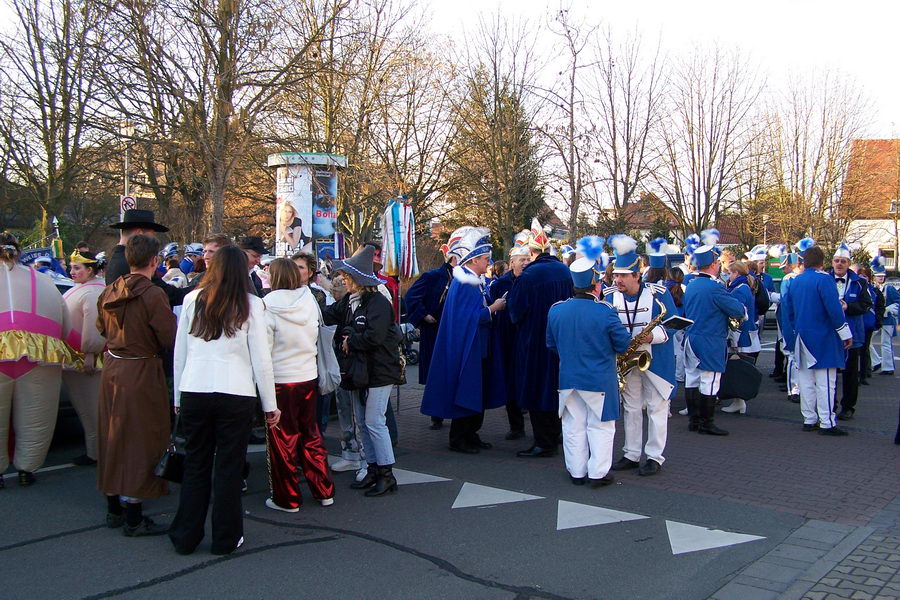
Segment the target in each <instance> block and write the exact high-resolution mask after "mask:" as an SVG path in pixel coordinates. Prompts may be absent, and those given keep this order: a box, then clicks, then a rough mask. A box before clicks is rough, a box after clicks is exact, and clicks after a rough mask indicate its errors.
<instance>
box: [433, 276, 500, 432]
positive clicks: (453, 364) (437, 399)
mask: <svg viewBox="0 0 900 600" xmlns="http://www.w3.org/2000/svg"><path fill="white" fill-rule="evenodd" d="M486 310H487V309H486V308H485V307H484V296H482V293H481V289H480V288H479V287H478V286H477V285H471V284H467V283H462V282H460V281H459V280H458V279H455V278H454V280H453V282H452V283H451V284H450V290H449V291H448V292H447V299H446V301H445V302H444V311H443V313H442V315H441V320H440V326H439V327H438V334H437V339H436V340H435V344H434V357H436V358H437V359H438V360H435V361H434V362H433V363H432V365H431V367H430V368H429V371H428V380H427V382H426V384H425V394H424V395H423V396H422V408H421V410H422V412H423V413H424V414H426V415H429V416H432V417H440V418H443V419H457V418H459V417H468V416H473V415H477V414H480V413H482V412H484V410H485V409H488V408H497V407H499V406H503V405H505V404H506V390H505V386H504V377H503V366H502V354H501V350H500V346H499V343H498V339H497V336H495V335H493V331H492V329H493V328H492V323H490V322H484V311H486ZM485 337H486V338H487V339H485ZM485 342H486V343H487V350H488V352H487V358H488V359H487V361H486V364H487V365H488V372H487V373H485V372H483V369H482V366H483V363H482V344H484V343H485ZM485 377H487V378H489V379H488V381H487V382H486V385H485V384H483V382H484V378H485ZM485 387H487V388H488V390H489V393H488V397H487V398H483V397H482V396H483V391H484V388H485Z"/></svg>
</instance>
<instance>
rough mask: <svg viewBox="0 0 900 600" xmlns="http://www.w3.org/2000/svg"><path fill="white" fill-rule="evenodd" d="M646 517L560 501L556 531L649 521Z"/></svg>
mask: <svg viewBox="0 0 900 600" xmlns="http://www.w3.org/2000/svg"><path fill="white" fill-rule="evenodd" d="M649 518H650V517H647V516H644V515H637V514H634V513H628V512H622V511H620V510H613V509H611V508H603V507H602V506H591V505H589V504H578V503H577V502H567V501H566V500H560V501H559V504H558V505H557V508H556V530H557V531H560V530H562V529H575V528H577V527H590V526H592V525H608V524H609V523H621V522H623V521H636V520H638V519H649Z"/></svg>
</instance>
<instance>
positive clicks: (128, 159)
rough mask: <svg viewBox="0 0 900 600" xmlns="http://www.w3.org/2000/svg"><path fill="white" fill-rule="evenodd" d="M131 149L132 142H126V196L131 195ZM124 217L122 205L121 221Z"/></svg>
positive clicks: (120, 211) (120, 209) (120, 208)
mask: <svg viewBox="0 0 900 600" xmlns="http://www.w3.org/2000/svg"><path fill="white" fill-rule="evenodd" d="M130 149H131V144H129V143H128V142H126V143H125V195H126V196H130V195H131V194H129V193H128V192H130V191H131V185H130V181H129V179H130V177H129V175H128V174H129V172H130V171H131V154H130V152H129V150H130ZM124 218H125V211H124V210H123V209H122V207H121V206H120V207H119V220H120V221H121V220H122V219H124Z"/></svg>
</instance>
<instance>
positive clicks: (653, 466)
mask: <svg viewBox="0 0 900 600" xmlns="http://www.w3.org/2000/svg"><path fill="white" fill-rule="evenodd" d="M660 469H662V465H661V464H659V463H658V462H656V461H655V460H653V459H652V458H648V459H647V461H646V462H645V463H644V464H643V465H642V466H641V468H640V469H638V475H641V476H644V477H646V476H648V475H656V474H657V473H659V470H660Z"/></svg>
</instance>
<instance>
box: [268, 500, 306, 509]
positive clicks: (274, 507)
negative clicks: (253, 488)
mask: <svg viewBox="0 0 900 600" xmlns="http://www.w3.org/2000/svg"><path fill="white" fill-rule="evenodd" d="M266 506H268V507H269V508H271V509H272V510H280V511H281V512H286V513H295V512H300V509H299V508H285V507H283V506H278V505H277V504H275V501H274V500H272V499H271V498H266Z"/></svg>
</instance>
